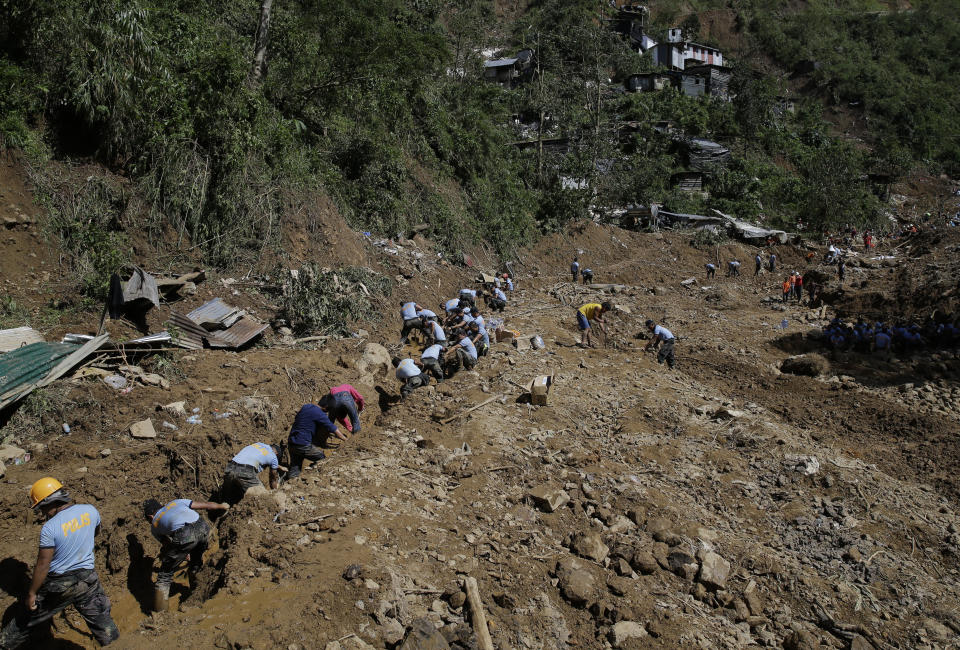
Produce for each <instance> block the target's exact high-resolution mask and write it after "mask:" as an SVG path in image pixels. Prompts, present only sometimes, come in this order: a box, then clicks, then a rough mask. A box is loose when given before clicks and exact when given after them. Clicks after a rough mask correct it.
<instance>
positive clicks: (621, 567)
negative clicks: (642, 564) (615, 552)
mask: <svg viewBox="0 0 960 650" xmlns="http://www.w3.org/2000/svg"><path fill="white" fill-rule="evenodd" d="M613 568H614V570H615V571H616V572H617V575H621V576H629V575H632V574H633V567H631V566H630V563H629V562H627V561H626V560H624V559H623V558H620V559H619V560H617V561H616V564H614V567H613Z"/></svg>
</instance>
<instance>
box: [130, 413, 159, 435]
mask: <svg viewBox="0 0 960 650" xmlns="http://www.w3.org/2000/svg"><path fill="white" fill-rule="evenodd" d="M130 435H131V436H133V437H134V438H138V439H150V438H156V437H157V432H156V430H155V429H154V428H153V421H151V420H150V419H149V418H148V419H146V420H141V421H140V422H136V423H134V424H131V425H130Z"/></svg>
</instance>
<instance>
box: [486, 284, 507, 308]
mask: <svg viewBox="0 0 960 650" xmlns="http://www.w3.org/2000/svg"><path fill="white" fill-rule="evenodd" d="M506 306H507V294H505V293H504V292H503V290H502V289H500V288H499V287H497V288H496V289H494V290H493V294H492V295H490V296H489V297H488V298H487V307H489V308H490V309H491V310H493V311H503V310H504V309H505V308H506Z"/></svg>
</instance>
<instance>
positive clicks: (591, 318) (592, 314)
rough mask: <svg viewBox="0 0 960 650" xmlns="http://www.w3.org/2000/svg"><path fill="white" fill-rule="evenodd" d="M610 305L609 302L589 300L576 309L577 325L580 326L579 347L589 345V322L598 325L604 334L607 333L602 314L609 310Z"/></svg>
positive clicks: (590, 343)
mask: <svg viewBox="0 0 960 650" xmlns="http://www.w3.org/2000/svg"><path fill="white" fill-rule="evenodd" d="M611 309H612V306H611V305H610V303H609V302H602V303H597V302H589V303H587V304H586V305H583V306H582V307H580V309H578V310H577V327H579V328H580V332H581V336H580V347H590V346H591V345H592V342H591V341H590V328H591V325H590V323H591V322H594V323H596V324H597V325H599V326H600V329H601V330H602V331H603V333H604V334H606V333H607V324H606V321H604V320H603V315H604V314H605V313H607V312H608V311H610V310H611Z"/></svg>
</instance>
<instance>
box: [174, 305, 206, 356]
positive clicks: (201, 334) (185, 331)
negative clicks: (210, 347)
mask: <svg viewBox="0 0 960 650" xmlns="http://www.w3.org/2000/svg"><path fill="white" fill-rule="evenodd" d="M167 327H168V328H169V329H171V330H173V333H172V334H171V336H172V337H173V342H174V343H175V344H177V345H179V346H180V347H181V348H187V349H188V350H202V349H203V341H204V339H206V338H207V337H208V336H209V335H210V333H209V332H207V330H205V329H203V328H202V327H200V326H199V325H197V324H196V323H194V322H193V321H192V320H190V319H189V318H187V317H186V316H184V315H183V314H178V313H177V312H171V313H170V322H169V323H168V324H167Z"/></svg>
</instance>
